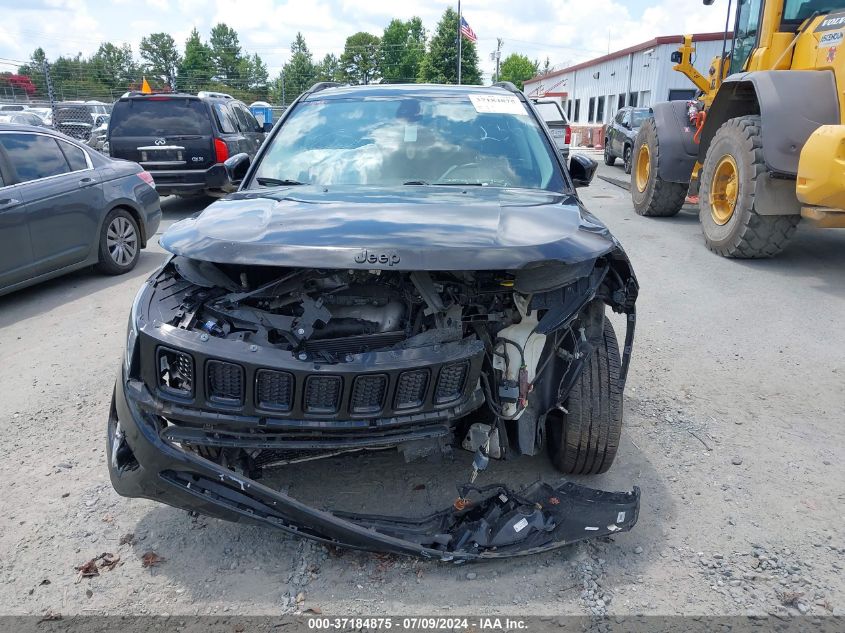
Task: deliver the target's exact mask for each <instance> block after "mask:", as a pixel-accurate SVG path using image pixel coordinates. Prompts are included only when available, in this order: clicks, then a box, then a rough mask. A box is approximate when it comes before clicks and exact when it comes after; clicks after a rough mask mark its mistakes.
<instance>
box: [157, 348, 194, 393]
mask: <svg viewBox="0 0 845 633" xmlns="http://www.w3.org/2000/svg"><path fill="white" fill-rule="evenodd" d="M157 356H158V386H159V387H160V388H161V389H163V390H164V391H166V392H168V393H171V394H173V395H176V396H184V397H190V396H192V395H193V393H194V359H193V358H191V357H190V356H189V355H188V354H185V353H183V352H177V351H176V350H173V349H169V348H167V347H159V348H158V352H157Z"/></svg>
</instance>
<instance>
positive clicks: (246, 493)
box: [107, 374, 640, 560]
mask: <svg viewBox="0 0 845 633" xmlns="http://www.w3.org/2000/svg"><path fill="white" fill-rule="evenodd" d="M144 389H145V387H144V386H143V383H141V382H140V381H135V380H129V381H127V380H125V379H124V376H123V374H121V377H120V378H119V379H118V382H117V385H116V386H115V391H114V396H113V398H112V406H111V411H110V415H109V423H108V443H107V454H108V464H109V473H110V476H111V482H112V485H113V486H114V488H115V490H116V491H117V492H118V493H119V494H121V495H123V496H126V497H143V498H147V499H152V500H154V501H159V502H161V503H166V504H168V505H171V506H175V507H178V508H183V509H186V510H190V511H196V512H200V513H202V514H206V515H209V516H213V517H218V518H221V519H226V520H229V521H244V522H248V523H253V524H259V525H267V526H272V527H276V528H279V529H281V530H283V531H285V532H288V533H290V534H295V535H298V536H304V537H307V538H312V539H315V540H318V541H322V542H324V543H326V544H332V545H338V546H345V547H351V548H356V549H363V550H372V551H382V552H391V553H395V554H411V555H415V556H421V557H425V558H433V559H439V560H472V559H482V558H502V557H508V556H517V555H524V554H530V553H535V552H541V551H545V550H549V549H554V548H556V547H561V546H563V545H568V544H570V543H573V542H575V541H580V540H584V539H589V538H596V537H601V536H608V535H611V534H614V533H616V532H624V531H628V530H630V529H631V528H632V527H633V526H634V524H635V523H636V521H637V515H638V512H639V501H640V491H639V489H638V488H636V487H635V488H634V489H633V490H632V491H631V492H627V493H620V492H603V491H600V490H593V489H590V488H585V487H583V486H579V485H576V484H573V483H568V482H567V483H563V484H562V485H559V486H556V487H553V486H550V485H548V484H545V483H540V482H538V483H535V484H533V485H531V486H529V487H528V488H526V489H524V490H521V491H511V490H509V489H508V488H507V487H506V486H504V485H493V486H486V487H484V488H475V487H467V488H465V489H464V490H462V491H461V492H462V496H464V497H468V498H469V499H470V500H471V503H470V504H469V505H468V506H467V507H466V508H465V509H463V510H461V511H458V510H455V509H453V508H447V509H445V510H442V511H440V512H436V513H434V514H432V515H429V516H427V517H424V518H421V519H405V518H402V517H391V516H374V515H362V514H351V513H340V512H336V513H331V512H325V511H322V510H318V509H316V508H312V507H309V506H307V505H305V504H303V503H301V502H299V501H297V500H296V499H293V498H291V497H289V496H287V495H285V494H283V493H280V492H277V491H275V490H273V489H271V488H268V487H266V486H264V485H262V484H260V483H258V482H256V481H254V480H251V479H249V478H247V477H244V476H242V475H240V474H238V473H236V472H234V471H231V470H228V469H226V468H222V467H221V466H218V465H217V464H215V463H213V462H211V461H209V460H206V459H204V458H202V457H200V456H199V455H196V454H194V453H192V452H188V451H185V450H183V449H182V448H180V446H179V445H178V444H176V443H173V442H170V441H167V440H165V439H164V438H163V437H162V436H161V435H160V433H159V431H158V430H157V421H156V417H155V415H154V414H153V413H151V412H148V411H145V410H144V408H143V407H142V406H139V403H140V402H141V401H143V399H144Z"/></svg>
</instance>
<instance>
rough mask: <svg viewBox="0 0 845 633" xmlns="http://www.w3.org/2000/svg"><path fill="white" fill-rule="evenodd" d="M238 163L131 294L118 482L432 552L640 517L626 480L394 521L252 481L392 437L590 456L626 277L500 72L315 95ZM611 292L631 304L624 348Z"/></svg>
mask: <svg viewBox="0 0 845 633" xmlns="http://www.w3.org/2000/svg"><path fill="white" fill-rule="evenodd" d="M182 99H183V101H182V102H181V103H180V104H174V107H176V106H177V105H178V107H180V108H187V107H193V106H192V105H191V104H194V103H196V101H195V100H191V99H187V98H184V97H183V98H182ZM117 110H118V108H115V114H113V116H116V113H117ZM113 120H114V119H113ZM250 162H251V159H250V157H249V156H248V155H246V154H238V155H235V156H232V157H230V158H229V159H228V160H227V161H226V163H225V169H226V174H227V176H228V178H229V179H230V181H231V182H233V183H235V182H239V183H241V185H240V190H239V191H238V192H236V193H233V194H230V195H229V196H228V197H227V198H225V199H224V200H219V201H216V202H214V203H213V204H212V205H210V206H209V207H208V208H207V209H206V210H205V211H203V212H202V213H201V214H199V215H198V216H197V217H193V218H190V219H185V220H182V221H180V222H178V223H176V224H174V225H173V226H172V227H171V228H170V229H169V230H168V231H167V232H166V233H165V235H164V236H163V237H162V238H161V239H160V244H161V245H162V246H163V247H164V248H165V249H167V250H168V251H170V252H171V253H173V257H172V258H171V259H170V260H169V261H168V262H166V263H165V264H164V266H163V267H162V268H161V269H160V270H159V271H158V272H156V273H154V274H153V275H152V276H151V277H150V278H149V279H148V281H147V282H146V283H145V284H144V286H143V287H142V288H141V290H140V292H139V293H138V295H137V297H136V299H135V302H134V304H133V306H132V310H131V316H130V323H129V331H128V338H127V346H126V353H125V359H124V363H123V364H122V370H121V375H120V377H119V378H118V381H117V384H116V386H115V392H114V400H113V403H112V407H111V411H110V414H109V421H108V467H109V471H110V475H111V481H112V484H113V486H114V487H115V489H116V490H117V492H119V493H120V494H121V495H124V496H129V497H147V498H150V499H155V500H157V501H160V502H165V503H168V504H170V505H173V506H177V507H182V508H187V509H190V510H192V511H197V512H204V513H208V514H211V515H214V516H218V517H221V518H226V519H230V520H234V521H247V522H253V523H258V524H262V525H267V526H273V527H276V528H281V529H283V530H285V531H287V532H293V533H296V534H300V535H303V536H308V537H312V538H318V539H322V540H325V541H327V542H331V543H334V544H338V545H348V546H352V547H358V548H364V549H377V550H385V551H391V552H396V553H405V554H416V555H420V556H426V557H433V558H437V559H442V560H455V559H473V558H484V557H504V556H511V555H517V554H520V553H523V554H524V553H527V552H529V551H534V552H536V551H541V550H545V549H551V548H554V547H560V546H562V545H564V544H569V543H571V542H572V541H574V540H580V539H584V538H593V537H602V536H606V535H609V534H612V533H615V532H617V531H625V530H628V529H630V528H631V527H632V526H633V525H634V523H635V522H636V518H637V511H638V504H639V491H638V490H637V489H636V488H634V490H633V491H631V492H624V493H608V492H601V491H597V490H592V489H589V488H584V487H580V486H577V485H575V484H573V483H571V482H570V483H563V484H558V485H555V486H552V485H549V484H544V483H537V484H534V485H532V486H529V487H528V488H525V489H522V490H516V489H511V488H510V487H509V484H506V483H505V484H494V485H489V486H485V487H484V488H475V487H473V486H471V485H463V486H462V487H461V488H460V491H461V492H460V497H459V500H458V502H456V506H455V507H454V508H453V507H451V506H450V507H449V508H447V509H446V510H443V511H442V512H440V513H437V514H435V515H432V516H429V517H427V518H420V517H419V512H418V510H416V509H414V508H408V510H407V514H408V515H410V516H409V517H407V518H406V517H401V516H378V517H376V516H367V515H362V514H351V513H343V514H340V513H331V512H328V511H324V508H322V507H320V508H319V509H317V508H311V507H309V506H308V505H306V504H303V503H300V502H298V501H296V500H294V499H292V498H291V497H289V496H287V495H286V494H285V493H283V492H280V491H278V490H275V489H271V488H270V487H269V486H270V485H272V484H270V483H263V482H264V481H266V479H262V478H263V475H264V474H265V473H267V472H268V471H270V470H271V469H272V468H273V467H274V466H276V467H278V466H280V465H284V464H287V463H289V462H292V461H293V462H295V461H297V460H314V459H319V458H326V457H330V456H334V455H337V454H338V453H344V452H354V451H363V450H374V449H387V448H392V449H395V450H398V451H400V452H401V453H402V454H403V455H404V456H405V458H406V459H408V460H414V459H421V458H425V457H436V456H440V455H443V454H450V453H451V450H452V449H453V448H457V449H461V448H463V449H466V450H468V451H469V452H470V453H474V454H475V457H474V460H475V461H474V468H475V472H476V474H477V471H478V470H483V469H484V468H485V467H486V465H487V464H488V462H489V461H490V460H491V459H500V458H512V457H516V456H518V455H542V454H543V453H544V452H545V451H546V450H547V449H548V452H549V454H550V456H551V460H552V462H553V463H554V465H555V466H556V467H557V468H558V469H559V470H560V471H562V472H565V473H577V474H592V473H601V472H604V471H606V470H607V469H608V468H609V467H610V465H611V463H612V462H613V459H614V455H615V453H616V448H617V446H618V443H619V437H620V428H621V424H622V391H623V387H624V383H625V375H626V372H627V367H628V362H629V357H630V351H631V346H632V343H633V323H634V316H635V315H634V303H635V301H636V297H637V282H636V279H635V277H634V273H633V270H632V268H631V264H630V262H629V260H628V257H627V256H626V255H625V252H624V251H623V250H622V247H621V246H620V244H619V242H618V241H617V240H616V239H615V238H614V237H613V236H612V235H611V234H610V231H609V230H608V229H607V228H606V227H605V226H604V225H603V224H602V223H601V221H599V219H598V218H596V217H595V216H594V215H592V214H591V213H589V212H588V211H587V210H586V209H585V208H584V206H583V205H582V203H581V201H580V200H579V198H578V194H577V193H576V189H575V187H578V186H585V185H587V184H588V183H589V181H590V179H591V178H592V176H593V174H594V172H595V169H596V163H595V161H593V160H591V159H589V158H587V157H584V156H580V155H575V156H573V157H572V158H571V161H570V162H571V167H570V170H569V172H567V169H566V167H565V165H564V163H563V160H562V157H561V155H560V152H559V151H558V150H557V147H556V146H555V144H554V141H553V138H552V137H551V135H550V134H549V133H548V128H546V127H545V126H544V125H542V122H541V120H540V118H539V116H538V115H537V112H536V110H535V109H534V108H533V107H531V105H530V103H529V102H528V101H527V99H526V98H525V96H524V95H523V94H522V93H521V92H519V91H518V90H517V89H516V88H515V87H514V86H513V85H512V84H497V85H495V86H486V87H482V86H454V85H423V84H411V85H390V84H387V85H369V86H367V85H365V86H347V87H337V86H336V85H334V86H332V85H326V84H318V85H316V86H315V87H313V88H312V89H311V90H310V91H306V92H305V94H304V95H303V96H302V97H300V98H299V99H298V100H297V101H296V102H295V103H294V104H293V105H292V106H291V107H290V108H289V109H288V110H287V111H286V112H285V114H284V115H283V117H282V119H281V120H280V121H279V123H277V125H276V126H275V128H274V130H273V132H272V134H271V136H270V138H269V140H268V141H267V143H266V144H265V145H264V146H263V147H262V148H261V149H260V150H259V152H258V154H257V156H256V159H255V161H254V163H253V164H252V165H251V166H250ZM607 306H609V307H611V308H612V309H614V310H616V311H619V312H622V313H625V314H626V315H627V318H626V324H627V325H626V328H627V332H626V336H625V344H624V348H623V350H622V353H621V354H620V349H619V345H618V344H617V340H616V335H615V333H614V330H613V327H612V325H611V323H610V320H609V319H606V318H605V308H606V307H607ZM535 459H537V460H540V459H542V458H541V457H536V458H535ZM530 465H531V462H530V461H529V460H526V465H525V467H526V468H530ZM332 467H334V468H336V467H337V466H332ZM496 467H497V466H495V465H494V464H492V463H491V464H490V469H491V470H495V469H496ZM468 471H469V469H468ZM388 477H389V475H388V474H386V473H385V478H388ZM492 477H495V475H493V474H488V475H486V477H485V478H486V481H487V482H489V481H490V480H491V478H492ZM257 479H262V483H258V482H257V481H256V480H257ZM471 479H472V480H474V476H472V475H471V473H470V472H467V473H466V479H463V480H462V481H461V482H456V484H457V483H460V484H464V483H465V482H466V481H469V480H471ZM493 481H495V479H493ZM514 488H516V486H514ZM439 493H440V491H438V492H437V493H434V492H433V493H432V494H439ZM383 514H388V512H387V510H386V511H385V512H384V513H383Z"/></svg>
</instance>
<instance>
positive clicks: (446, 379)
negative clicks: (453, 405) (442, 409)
mask: <svg viewBox="0 0 845 633" xmlns="http://www.w3.org/2000/svg"><path fill="white" fill-rule="evenodd" d="M468 371H469V363H468V362H466V361H464V362H462V363H454V364H453V365H446V366H445V367H444V368H443V369H441V370H440V376H439V377H438V378H437V389H436V390H435V392H434V402H436V403H437V404H443V403H444V402H451V401H452V400H457V399H458V398H460V397H461V394H462V393H463V391H464V382H465V381H466V376H467V372H468Z"/></svg>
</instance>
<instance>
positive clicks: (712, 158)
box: [698, 115, 801, 259]
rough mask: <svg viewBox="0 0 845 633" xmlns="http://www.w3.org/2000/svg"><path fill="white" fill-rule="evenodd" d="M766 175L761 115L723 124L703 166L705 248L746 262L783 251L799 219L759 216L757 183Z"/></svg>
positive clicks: (701, 213)
mask: <svg viewBox="0 0 845 633" xmlns="http://www.w3.org/2000/svg"><path fill="white" fill-rule="evenodd" d="M731 174H732V176H731ZM766 177H767V170H766V164H765V162H764V161H763V136H762V132H761V127H760V117H759V116H754V115H750V116H741V117H737V118H735V119H728V120H727V121H725V122H724V123H723V124H722V127H720V128H719V129H718V130H717V131H716V134H715V136H714V137H713V140H712V141H711V142H710V147H709V148H708V150H707V156H705V158H704V165H703V166H702V168H701V189H700V191H699V199H698V200H699V203H698V204H699V207H698V219H699V222H700V223H701V230H702V232H703V233H704V241H705V242H706V243H707V248H709V249H710V250H711V251H713V252H714V253H716V254H718V255H721V256H722V257H734V258H742V259H754V258H762V257H772V256H773V255H777V254H778V253H780V252H781V251H782V250H783V248H784V247H785V246H786V244H787V242H789V239H790V238H791V237H792V235H793V234H794V233H795V229H796V227H797V226H798V222H799V220H800V219H801V216H800V215H760V214H759V213H757V211H756V209H755V208H754V199H755V192H756V188H757V180H758V178H766Z"/></svg>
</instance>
